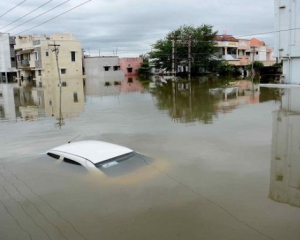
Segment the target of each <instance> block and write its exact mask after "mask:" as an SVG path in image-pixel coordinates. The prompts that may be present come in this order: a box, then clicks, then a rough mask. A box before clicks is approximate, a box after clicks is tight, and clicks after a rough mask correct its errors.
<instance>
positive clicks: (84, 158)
mask: <svg viewBox="0 0 300 240" xmlns="http://www.w3.org/2000/svg"><path fill="white" fill-rule="evenodd" d="M47 155H48V156H50V157H52V158H55V159H59V160H62V161H65V162H68V163H73V164H76V165H81V166H83V167H85V168H87V169H100V170H101V171H102V172H104V173H105V174H107V175H116V174H117V175H120V174H121V173H124V172H126V171H132V170H133V169H136V168H139V167H141V166H143V165H145V164H147V162H146V160H145V158H143V155H141V154H139V153H137V152H135V151H133V150H132V149H129V148H126V147H123V146H119V145H116V144H112V143H107V142H102V141H92V140H89V141H78V142H72V143H68V144H64V145H61V146H58V147H56V148H53V149H51V150H49V151H48V152H47Z"/></svg>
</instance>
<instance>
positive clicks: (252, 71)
mask: <svg viewBox="0 0 300 240" xmlns="http://www.w3.org/2000/svg"><path fill="white" fill-rule="evenodd" d="M251 53H252V64H251V81H252V90H253V91H254V83H253V79H254V68H253V64H254V59H255V53H256V47H255V46H252V47H251Z"/></svg>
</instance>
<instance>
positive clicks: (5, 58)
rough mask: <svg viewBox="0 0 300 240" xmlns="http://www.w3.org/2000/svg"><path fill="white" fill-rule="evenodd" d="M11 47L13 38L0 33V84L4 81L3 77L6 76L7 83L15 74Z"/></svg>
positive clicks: (13, 55)
mask: <svg viewBox="0 0 300 240" xmlns="http://www.w3.org/2000/svg"><path fill="white" fill-rule="evenodd" d="M13 45H14V39H13V37H11V36H9V34H6V33H5V34H4V33H0V82H1V81H2V80H3V81H6V77H5V76H7V78H8V81H12V80H13V79H12V77H13V76H14V75H15V74H16V68H15V67H16V62H15V61H14V58H15V54H14V48H13ZM8 73H11V74H8Z"/></svg>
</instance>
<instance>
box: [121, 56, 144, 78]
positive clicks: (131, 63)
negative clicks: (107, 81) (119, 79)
mask: <svg viewBox="0 0 300 240" xmlns="http://www.w3.org/2000/svg"><path fill="white" fill-rule="evenodd" d="M142 62H143V59H142V58H120V68H121V70H123V71H124V73H125V76H134V75H137V74H138V73H137V71H136V70H137V69H138V68H140V67H141V64H142Z"/></svg>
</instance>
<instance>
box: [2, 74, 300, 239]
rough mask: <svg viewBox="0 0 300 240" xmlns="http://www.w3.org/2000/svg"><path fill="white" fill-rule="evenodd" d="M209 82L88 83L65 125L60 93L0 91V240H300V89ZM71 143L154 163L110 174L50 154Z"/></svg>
mask: <svg viewBox="0 0 300 240" xmlns="http://www.w3.org/2000/svg"><path fill="white" fill-rule="evenodd" d="M202 81H203V79H200V80H199V81H195V82H194V83H193V84H190V83H187V82H185V81H183V82H179V83H172V82H170V81H165V80H162V81H161V79H153V81H144V82H139V81H137V80H136V78H130V79H125V80H124V81H121V82H120V81H115V80H114V79H111V80H109V81H108V80H106V81H105V80H101V81H100V80H99V79H87V81H86V85H85V88H83V86H80V85H78V84H74V86H68V88H65V89H62V93H63V102H62V105H61V106H62V112H63V116H62V117H60V116H59V110H58V108H59V101H58V94H57V93H56V92H55V91H56V90H50V89H31V88H30V87H28V88H21V89H20V88H17V87H16V86H13V85H5V84H4V85H0V92H1V93H2V95H1V98H0V119H1V120H0V121H1V122H0V132H1V137H0V146H1V152H0V239H1V240H2V239H5V240H6V239H11V240H16V239H22V240H23V239H37V240H38V239H53V240H56V239H70V240H71V239H72V240H73V239H89V240H96V239H97V240H98V239H120V240H121V239H122V240H124V239H130V240H132V239H183V240H187V239H209V240H211V239H216V240H219V239H222V240H224V239H228V240H233V239H237V240H240V239H249V240H250V239H251V240H252V239H278V240H281V239H289V240H298V239H300V227H299V222H300V208H299V207H300V190H299V189H300V177H299V176H300V161H299V159H300V150H299V147H300V102H299V100H300V99H299V96H300V91H299V90H296V89H268V88H260V89H259V87H258V86H255V87H254V88H255V91H254V92H252V91H250V90H249V89H251V88H252V86H251V84H250V83H248V82H244V81H240V82H238V83H235V84H234V85H231V86H228V87H227V88H224V87H222V86H218V85H217V84H213V83H207V82H206V83H204V84H200V83H199V82H202ZM105 85H106V86H105ZM75 93H76V95H75ZM77 136H78V137H77ZM75 137H77V139H76V140H75V141H77V140H86V139H97V140H103V141H108V142H112V143H116V144H120V145H123V146H127V147H129V148H131V149H134V150H136V151H138V152H141V153H143V154H145V155H147V156H148V157H149V158H148V159H147V161H145V162H142V163H141V166H140V167H139V168H137V169H134V170H132V171H128V173H126V174H121V175H118V174H115V175H114V176H109V175H106V174H105V173H103V172H101V171H98V172H89V171H87V170H85V169H83V168H82V167H80V166H75V165H71V164H68V163H64V162H59V161H56V160H53V159H51V158H49V157H48V156H46V155H45V154H44V153H45V151H47V150H48V149H51V148H53V147H55V146H58V145H61V144H64V143H66V142H68V141H69V140H71V139H73V138H75Z"/></svg>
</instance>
